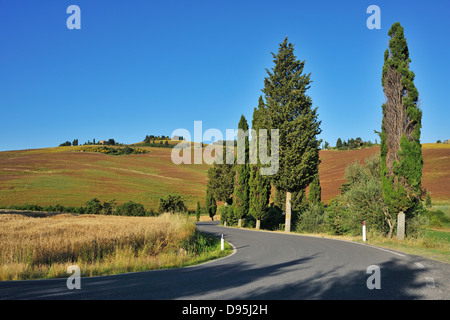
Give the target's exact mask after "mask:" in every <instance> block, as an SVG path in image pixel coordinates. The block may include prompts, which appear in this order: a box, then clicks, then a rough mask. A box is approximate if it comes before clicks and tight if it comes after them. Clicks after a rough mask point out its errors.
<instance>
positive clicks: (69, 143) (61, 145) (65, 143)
mask: <svg viewBox="0 0 450 320" xmlns="http://www.w3.org/2000/svg"><path fill="white" fill-rule="evenodd" d="M71 145H72V143H71V142H70V141H66V142H63V143H61V144H60V145H59V146H60V147H70V146H71Z"/></svg>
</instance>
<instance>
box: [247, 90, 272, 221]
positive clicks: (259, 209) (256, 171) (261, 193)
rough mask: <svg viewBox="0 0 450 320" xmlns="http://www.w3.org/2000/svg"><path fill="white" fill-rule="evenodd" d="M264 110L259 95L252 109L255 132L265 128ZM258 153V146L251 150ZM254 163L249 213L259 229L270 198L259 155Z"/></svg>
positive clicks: (250, 183)
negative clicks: (256, 106) (256, 105)
mask: <svg viewBox="0 0 450 320" xmlns="http://www.w3.org/2000/svg"><path fill="white" fill-rule="evenodd" d="M264 112H265V104H264V100H263V98H262V96H260V97H259V101H258V108H255V109H254V110H253V119H252V129H254V130H255V133H256V134H257V133H258V130H259V129H261V128H265V127H264V124H265V123H266V117H265V116H264ZM252 139H257V137H252ZM253 152H256V154H257V155H258V146H257V145H256V148H255V149H254V150H253ZM257 160H258V161H257V163H256V164H250V165H249V172H250V177H249V213H250V214H251V215H252V216H253V217H254V218H255V219H256V229H259V228H260V226H261V220H263V219H264V218H265V217H266V216H267V213H268V212H267V209H268V205H269V199H270V189H271V188H270V180H269V179H268V178H267V177H266V176H263V175H261V173H260V167H261V163H260V161H259V157H257Z"/></svg>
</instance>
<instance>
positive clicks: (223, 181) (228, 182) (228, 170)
mask: <svg viewBox="0 0 450 320" xmlns="http://www.w3.org/2000/svg"><path fill="white" fill-rule="evenodd" d="M234 174H235V170H234V165H230V164H226V163H223V164H217V163H216V162H214V163H213V164H212V165H211V166H210V167H209V169H208V183H207V188H208V190H210V192H211V193H212V195H213V196H214V199H216V200H218V201H223V202H224V203H225V204H226V205H229V204H231V203H232V197H231V196H232V194H233V190H234Z"/></svg>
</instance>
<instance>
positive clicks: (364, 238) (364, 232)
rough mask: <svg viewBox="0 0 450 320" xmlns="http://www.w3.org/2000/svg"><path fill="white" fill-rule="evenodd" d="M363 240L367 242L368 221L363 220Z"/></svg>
mask: <svg viewBox="0 0 450 320" xmlns="http://www.w3.org/2000/svg"><path fill="white" fill-rule="evenodd" d="M363 241H364V242H366V221H363Z"/></svg>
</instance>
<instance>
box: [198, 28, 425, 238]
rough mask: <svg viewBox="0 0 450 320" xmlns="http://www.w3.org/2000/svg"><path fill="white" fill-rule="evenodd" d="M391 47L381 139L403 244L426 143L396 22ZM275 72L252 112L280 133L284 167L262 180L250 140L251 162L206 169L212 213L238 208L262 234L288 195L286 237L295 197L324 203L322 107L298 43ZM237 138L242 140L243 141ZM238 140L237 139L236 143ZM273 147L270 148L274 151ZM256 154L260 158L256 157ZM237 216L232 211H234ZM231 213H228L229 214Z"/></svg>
mask: <svg viewBox="0 0 450 320" xmlns="http://www.w3.org/2000/svg"><path fill="white" fill-rule="evenodd" d="M388 35H389V36H390V38H391V39H390V42H389V48H388V49H387V50H386V52H385V55H384V66H383V70H382V81H381V82H382V86H383V92H384V94H385V97H386V102H385V103H384V104H383V105H382V111H383V121H382V128H381V129H382V130H381V132H380V133H379V134H380V138H381V152H380V158H381V178H382V189H383V200H382V202H383V203H382V204H381V205H382V206H383V207H384V208H385V209H384V212H385V219H386V221H388V223H389V226H390V230H389V236H391V235H392V233H393V229H394V227H395V222H396V221H395V217H396V216H398V218H399V219H398V222H397V231H398V238H399V239H403V237H404V230H405V227H404V225H401V223H404V221H405V218H404V216H405V213H406V215H408V214H409V215H411V214H413V213H414V212H416V211H417V208H418V207H419V206H420V204H421V198H422V194H423V191H422V188H421V178H422V167H423V157H422V150H421V144H420V131H421V118H422V111H421V109H420V107H419V100H418V97H419V94H418V91H417V89H416V87H415V86H414V78H415V74H414V73H413V72H412V71H410V70H409V64H410V62H411V59H410V57H409V49H408V45H407V42H406V39H405V37H404V30H403V27H402V26H401V25H400V23H398V22H396V23H394V24H393V25H392V27H391V28H390V30H389V32H388ZM272 56H273V62H274V67H273V68H271V70H267V69H266V71H267V77H265V79H264V88H263V89H262V92H263V95H261V96H260V97H259V102H258V107H257V108H254V111H253V119H252V129H255V130H256V132H258V130H260V129H267V131H268V134H269V138H268V143H269V144H270V141H271V139H270V130H271V129H278V130H279V143H278V145H279V155H278V160H279V169H278V171H277V172H276V173H275V174H273V175H271V176H263V175H261V173H260V169H261V168H263V167H264V165H263V164H261V161H259V159H258V162H257V164H249V152H248V150H249V141H248V137H246V138H245V155H246V158H245V159H246V162H245V164H235V165H227V164H214V165H212V166H211V167H210V169H209V171H208V179H209V181H208V186H207V201H206V202H207V203H206V207H207V211H208V212H209V213H210V215H211V213H212V211H214V213H215V210H216V208H217V206H216V199H217V200H219V201H223V202H224V203H225V207H228V205H230V204H231V203H233V206H232V210H233V214H234V217H235V218H237V219H238V225H239V226H240V225H241V221H242V218H244V217H245V215H247V214H251V215H253V217H254V218H255V219H256V220H257V225H256V227H257V228H259V226H260V220H261V219H264V217H265V215H266V214H267V209H268V204H269V198H270V194H271V187H274V188H275V190H276V194H278V195H285V206H284V210H285V231H288V232H289V231H290V228H291V207H292V206H291V200H292V194H294V197H295V198H296V197H297V195H299V194H304V190H305V189H306V187H307V186H308V185H310V200H312V201H315V202H320V192H321V191H320V182H319V175H318V173H319V170H318V168H319V162H320V160H319V148H320V144H321V142H322V141H321V140H319V139H318V135H319V134H320V133H321V129H320V124H321V121H319V120H318V113H317V109H318V108H317V107H315V108H314V107H313V104H312V99H311V98H310V97H309V96H308V95H307V94H306V91H307V90H308V89H309V88H310V85H311V82H312V81H311V79H310V76H311V74H305V73H304V65H305V61H301V60H298V59H297V57H296V56H295V55H294V45H293V44H292V43H289V42H288V38H287V37H286V38H285V39H284V41H283V42H282V43H281V44H280V45H279V50H278V52H277V54H274V53H272ZM238 128H239V129H242V130H243V131H248V129H249V127H248V123H247V121H246V119H245V117H244V116H241V119H240V121H239V125H238ZM238 139H239V137H238ZM252 139H256V137H252ZM238 141H239V140H238ZM270 149H271V148H270V146H269V147H268V150H270ZM257 153H258V152H257ZM229 210H231V209H229ZM229 210H228V211H229Z"/></svg>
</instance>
